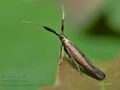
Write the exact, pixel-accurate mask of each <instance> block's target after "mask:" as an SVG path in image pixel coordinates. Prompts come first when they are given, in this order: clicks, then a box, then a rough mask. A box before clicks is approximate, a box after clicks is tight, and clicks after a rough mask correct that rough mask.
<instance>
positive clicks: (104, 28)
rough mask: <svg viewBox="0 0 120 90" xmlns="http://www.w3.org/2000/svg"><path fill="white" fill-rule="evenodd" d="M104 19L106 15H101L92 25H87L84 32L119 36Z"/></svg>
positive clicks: (95, 34)
mask: <svg viewBox="0 0 120 90" xmlns="http://www.w3.org/2000/svg"><path fill="white" fill-rule="evenodd" d="M106 21H107V20H106V16H104V15H101V16H100V18H99V19H98V20H97V21H96V22H95V23H94V24H93V25H91V26H90V27H88V29H87V31H86V30H85V32H86V33H87V34H88V35H91V36H113V37H119V38H120V33H118V32H116V31H115V30H113V29H112V28H110V27H109V26H108V25H107V24H106V23H107V22H106ZM80 31H81V30H80ZM83 32H84V30H83Z"/></svg>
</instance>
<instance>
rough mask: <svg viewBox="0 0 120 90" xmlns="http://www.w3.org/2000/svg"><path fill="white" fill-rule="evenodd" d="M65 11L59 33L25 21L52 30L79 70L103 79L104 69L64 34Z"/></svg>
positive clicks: (51, 30)
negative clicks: (95, 63)
mask: <svg viewBox="0 0 120 90" xmlns="http://www.w3.org/2000/svg"><path fill="white" fill-rule="evenodd" d="M62 11H63V17H62V21H61V33H60V34H58V33H57V32H56V31H55V30H53V29H51V28H50V27H47V26H41V25H40V24H37V23H32V22H29V21H24V22H25V23H31V24H36V25H40V26H41V27H43V28H44V29H45V30H47V31H49V32H52V33H53V34H55V35H56V36H57V37H58V38H59V39H60V41H61V43H62V47H63V48H64V51H65V52H66V53H67V55H68V56H69V57H70V58H71V60H73V62H74V63H75V65H76V66H77V68H78V70H80V67H82V68H83V69H84V70H85V71H87V72H88V73H89V74H90V75H92V76H93V77H94V78H95V79H97V80H103V79H104V78H105V74H104V73H103V71H101V70H100V69H98V68H97V67H95V66H94V65H93V64H92V63H91V62H90V60H89V59H88V58H87V57H86V56H85V55H84V54H83V53H82V52H81V51H80V50H79V49H78V48H77V47H76V46H75V45H74V44H73V43H72V42H71V41H70V40H69V39H68V38H67V37H66V36H65V34H64V9H63V8H62Z"/></svg>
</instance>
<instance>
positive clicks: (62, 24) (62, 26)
mask: <svg viewBox="0 0 120 90" xmlns="http://www.w3.org/2000/svg"><path fill="white" fill-rule="evenodd" d="M61 8H62V21H61V33H62V34H64V19H65V12H64V5H61Z"/></svg>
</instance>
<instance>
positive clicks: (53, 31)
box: [22, 21, 60, 37]
mask: <svg viewBox="0 0 120 90" xmlns="http://www.w3.org/2000/svg"><path fill="white" fill-rule="evenodd" d="M22 23H28V24H34V25H37V26H40V27H43V28H44V29H45V30H47V31H49V32H52V33H54V34H55V35H57V36H58V37H60V35H59V34H58V33H57V32H56V31H55V30H53V29H51V28H50V27H47V26H42V25H41V24H39V23H33V22H30V21H22Z"/></svg>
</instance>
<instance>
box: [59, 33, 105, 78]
mask: <svg viewBox="0 0 120 90" xmlns="http://www.w3.org/2000/svg"><path fill="white" fill-rule="evenodd" d="M60 40H61V42H62V46H63V47H64V50H65V52H66V53H67V54H68V56H69V57H70V58H71V59H73V60H75V62H76V63H77V64H78V65H80V66H82V67H83V68H84V70H86V71H87V72H89V73H90V74H91V75H93V76H94V77H95V78H96V79H99V80H103V79H104V78H105V74H104V73H103V72H102V71H101V70H100V69H98V68H96V67H95V66H93V64H92V63H91V62H90V60H88V58H87V57H86V56H85V55H84V54H83V53H82V52H81V51H80V50H79V49H78V48H77V47H76V46H75V45H74V44H72V43H71V42H70V41H69V40H68V39H67V38H66V37H65V36H64V35H61V36H60Z"/></svg>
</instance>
